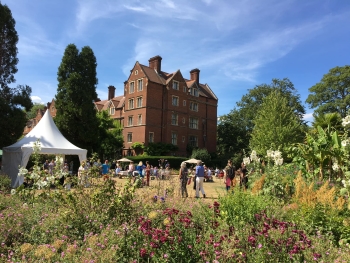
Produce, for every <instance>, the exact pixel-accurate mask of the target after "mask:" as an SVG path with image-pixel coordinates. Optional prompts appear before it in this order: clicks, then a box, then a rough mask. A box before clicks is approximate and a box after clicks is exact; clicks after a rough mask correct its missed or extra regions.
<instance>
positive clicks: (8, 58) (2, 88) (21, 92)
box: [0, 3, 32, 148]
mask: <svg viewBox="0 0 350 263" xmlns="http://www.w3.org/2000/svg"><path fill="white" fill-rule="evenodd" d="M15 24H16V22H15V20H14V19H13V17H12V13H11V10H10V9H9V8H8V6H7V5H2V4H1V3H0V112H1V118H0V134H1V136H0V148H2V147H4V146H8V145H10V144H12V143H14V142H16V141H17V140H18V138H20V137H21V135H22V133H23V129H24V127H25V124H26V122H27V119H26V116H25V113H24V112H23V110H22V109H21V108H25V109H26V110H29V109H30V108H31V107H32V101H31V99H30V94H31V92H32V89H31V88H30V87H29V86H26V85H25V86H22V85H18V86H17V88H11V87H9V86H8V85H9V84H11V83H14V82H15V78H14V74H15V73H16V72H17V63H18V59H17V42H18V35H17V31H16V29H15ZM10 123H11V125H9V124H10Z"/></svg>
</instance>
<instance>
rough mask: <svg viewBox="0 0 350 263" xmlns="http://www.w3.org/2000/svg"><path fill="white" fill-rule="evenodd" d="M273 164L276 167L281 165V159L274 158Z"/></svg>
mask: <svg viewBox="0 0 350 263" xmlns="http://www.w3.org/2000/svg"><path fill="white" fill-rule="evenodd" d="M275 164H276V165H282V164H283V158H275Z"/></svg>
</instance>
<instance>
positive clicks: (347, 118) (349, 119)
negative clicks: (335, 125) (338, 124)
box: [342, 115, 350, 127]
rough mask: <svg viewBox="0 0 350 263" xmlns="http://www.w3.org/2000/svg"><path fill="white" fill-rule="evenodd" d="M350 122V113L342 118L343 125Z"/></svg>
mask: <svg viewBox="0 0 350 263" xmlns="http://www.w3.org/2000/svg"><path fill="white" fill-rule="evenodd" d="M349 123H350V115H348V116H346V117H345V118H343V119H342V125H343V126H344V127H345V126H347V125H348V124H349Z"/></svg>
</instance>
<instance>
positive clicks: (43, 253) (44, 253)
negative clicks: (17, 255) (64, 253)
mask: <svg viewBox="0 0 350 263" xmlns="http://www.w3.org/2000/svg"><path fill="white" fill-rule="evenodd" d="M54 255H55V253H54V252H52V250H51V249H50V248H48V247H47V246H46V245H40V246H38V247H37V248H36V250H35V252H34V256H35V257H36V258H45V259H47V260H48V259H50V258H52V257H53V256H54Z"/></svg>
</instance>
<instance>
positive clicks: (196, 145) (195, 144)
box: [189, 135, 198, 147]
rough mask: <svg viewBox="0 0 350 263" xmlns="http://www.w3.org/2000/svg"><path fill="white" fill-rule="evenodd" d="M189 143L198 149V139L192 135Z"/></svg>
mask: <svg viewBox="0 0 350 263" xmlns="http://www.w3.org/2000/svg"><path fill="white" fill-rule="evenodd" d="M189 143H190V145H191V146H193V147H198V137H197V136H195V135H190V137H189Z"/></svg>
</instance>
